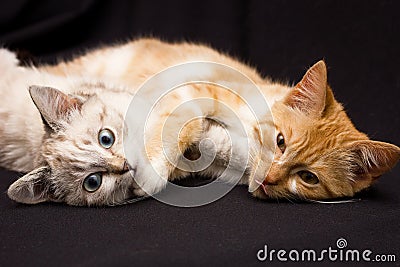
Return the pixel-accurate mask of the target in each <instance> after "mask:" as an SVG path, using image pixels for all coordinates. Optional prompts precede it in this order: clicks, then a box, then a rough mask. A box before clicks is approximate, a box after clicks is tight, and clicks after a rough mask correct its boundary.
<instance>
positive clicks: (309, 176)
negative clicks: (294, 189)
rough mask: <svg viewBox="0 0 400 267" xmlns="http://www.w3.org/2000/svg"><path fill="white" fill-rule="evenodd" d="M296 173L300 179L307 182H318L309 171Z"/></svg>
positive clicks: (313, 183)
mask: <svg viewBox="0 0 400 267" xmlns="http://www.w3.org/2000/svg"><path fill="white" fill-rule="evenodd" d="M297 175H299V176H300V178H301V180H303V181H304V182H305V183H307V184H311V185H315V184H318V183H319V179H318V177H317V176H316V175H315V174H314V173H312V172H309V171H299V172H298V173H297Z"/></svg>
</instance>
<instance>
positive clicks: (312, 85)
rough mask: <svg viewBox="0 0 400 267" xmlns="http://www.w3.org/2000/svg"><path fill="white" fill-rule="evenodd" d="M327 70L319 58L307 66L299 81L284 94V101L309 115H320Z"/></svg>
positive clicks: (322, 108)
mask: <svg viewBox="0 0 400 267" xmlns="http://www.w3.org/2000/svg"><path fill="white" fill-rule="evenodd" d="M327 86H328V84H327V70H326V65H325V62H324V61H322V60H320V61H318V62H317V63H315V64H314V65H313V66H312V67H311V68H309V69H308V70H307V72H306V74H305V75H304V76H303V78H302V79H301V81H300V82H299V83H298V84H297V85H296V86H295V87H294V88H293V89H292V90H291V91H290V92H289V93H288V94H287V95H286V97H285V99H284V103H285V104H286V105H288V106H290V107H292V108H294V109H298V110H301V111H302V112H304V113H306V114H307V115H310V116H315V117H320V116H321V115H322V112H323V111H324V109H325V100H326V91H327Z"/></svg>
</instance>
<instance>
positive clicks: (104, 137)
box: [99, 129, 115, 149]
mask: <svg viewBox="0 0 400 267" xmlns="http://www.w3.org/2000/svg"><path fill="white" fill-rule="evenodd" d="M114 142H115V137H114V133H113V132H112V131H110V130H108V129H103V130H101V131H100V132H99V144H100V145H101V146H102V147H104V148H107V149H108V148H110V147H112V145H113V144H114Z"/></svg>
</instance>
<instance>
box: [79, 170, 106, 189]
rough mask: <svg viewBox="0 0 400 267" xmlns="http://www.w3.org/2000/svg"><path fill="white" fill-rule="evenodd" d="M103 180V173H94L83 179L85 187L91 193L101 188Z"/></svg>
mask: <svg viewBox="0 0 400 267" xmlns="http://www.w3.org/2000/svg"><path fill="white" fill-rule="evenodd" d="M101 182H102V175H101V173H92V174H90V175H88V176H87V177H86V178H85V180H84V181H83V189H85V190H86V191H87V192H89V193H93V192H95V191H97V189H99V188H100V186H101Z"/></svg>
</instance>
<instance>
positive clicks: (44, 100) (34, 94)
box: [29, 85, 83, 130]
mask: <svg viewBox="0 0 400 267" xmlns="http://www.w3.org/2000/svg"><path fill="white" fill-rule="evenodd" d="M29 93H30V95H31V98H32V100H33V102H34V103H35V105H36V107H37V109H38V110H39V112H40V114H41V115H42V118H43V122H44V123H45V124H47V125H48V126H49V127H50V128H51V129H53V130H58V129H60V127H61V126H62V123H63V122H68V118H69V116H70V115H71V113H72V112H74V111H76V110H80V109H81V107H82V105H83V100H82V99H80V98H78V97H74V96H70V95H67V94H64V93H63V92H61V91H59V90H57V89H54V88H51V87H44V86H36V85H33V86H30V87H29Z"/></svg>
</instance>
